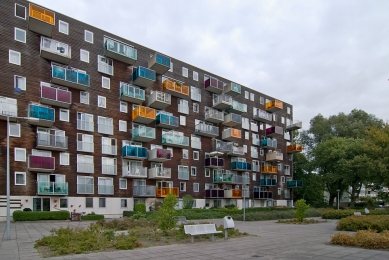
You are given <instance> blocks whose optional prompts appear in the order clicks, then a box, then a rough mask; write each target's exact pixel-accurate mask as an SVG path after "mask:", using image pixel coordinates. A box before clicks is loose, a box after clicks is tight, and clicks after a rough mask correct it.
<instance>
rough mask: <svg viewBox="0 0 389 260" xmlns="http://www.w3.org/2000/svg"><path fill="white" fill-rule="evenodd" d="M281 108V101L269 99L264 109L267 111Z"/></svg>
mask: <svg viewBox="0 0 389 260" xmlns="http://www.w3.org/2000/svg"><path fill="white" fill-rule="evenodd" d="M282 108H283V103H282V102H281V101H278V100H273V101H269V102H267V103H266V111H268V112H276V111H278V110H281V109H282Z"/></svg>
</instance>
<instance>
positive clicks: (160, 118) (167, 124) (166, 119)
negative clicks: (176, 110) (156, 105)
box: [155, 114, 178, 129]
mask: <svg viewBox="0 0 389 260" xmlns="http://www.w3.org/2000/svg"><path fill="white" fill-rule="evenodd" d="M155 121H156V124H155V126H158V127H163V128H169V129H174V128H177V127H178V117H176V116H171V115H166V114H158V115H157V117H156V120H155Z"/></svg>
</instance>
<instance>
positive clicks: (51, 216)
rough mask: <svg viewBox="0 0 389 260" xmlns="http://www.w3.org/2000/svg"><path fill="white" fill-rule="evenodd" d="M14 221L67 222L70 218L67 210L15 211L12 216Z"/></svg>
mask: <svg viewBox="0 0 389 260" xmlns="http://www.w3.org/2000/svg"><path fill="white" fill-rule="evenodd" d="M12 218H13V220H14V221H37V220H66V219H69V218H70V213H69V211H67V210H60V211H21V210H15V211H14V212H13V214H12Z"/></svg>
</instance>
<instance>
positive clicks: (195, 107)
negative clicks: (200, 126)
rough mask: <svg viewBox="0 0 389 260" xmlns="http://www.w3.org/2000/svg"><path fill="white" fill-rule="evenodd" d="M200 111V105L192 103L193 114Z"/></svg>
mask: <svg viewBox="0 0 389 260" xmlns="http://www.w3.org/2000/svg"><path fill="white" fill-rule="evenodd" d="M199 111H200V105H199V104H198V103H193V112H195V113H198V112H199Z"/></svg>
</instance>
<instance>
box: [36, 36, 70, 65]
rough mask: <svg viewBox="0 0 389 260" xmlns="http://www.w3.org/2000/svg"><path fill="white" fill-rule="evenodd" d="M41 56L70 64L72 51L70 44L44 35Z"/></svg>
mask: <svg viewBox="0 0 389 260" xmlns="http://www.w3.org/2000/svg"><path fill="white" fill-rule="evenodd" d="M41 57H42V58H44V59H48V60H51V61H56V62H59V63H62V64H69V62H70V59H71V58H72V52H71V48H70V46H69V45H68V44H66V43H63V42H59V41H56V40H53V39H50V38H46V37H43V36H42V37H41Z"/></svg>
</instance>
